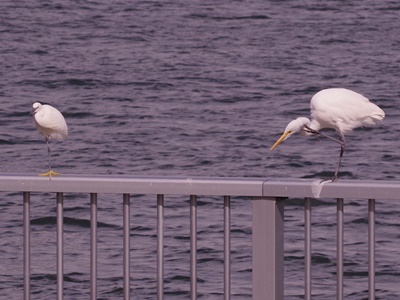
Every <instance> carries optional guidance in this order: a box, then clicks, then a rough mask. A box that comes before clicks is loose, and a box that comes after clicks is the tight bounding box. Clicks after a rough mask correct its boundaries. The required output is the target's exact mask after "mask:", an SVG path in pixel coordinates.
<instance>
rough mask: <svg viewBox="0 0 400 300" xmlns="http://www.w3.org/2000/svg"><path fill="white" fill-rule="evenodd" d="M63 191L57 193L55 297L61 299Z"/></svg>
mask: <svg viewBox="0 0 400 300" xmlns="http://www.w3.org/2000/svg"><path fill="white" fill-rule="evenodd" d="M63 202H64V201H63V193H57V299H58V300H62V299H63V293H64V291H63V285H64V243H63V232H64V229H63V225H64V216H63V204H64V203H63Z"/></svg>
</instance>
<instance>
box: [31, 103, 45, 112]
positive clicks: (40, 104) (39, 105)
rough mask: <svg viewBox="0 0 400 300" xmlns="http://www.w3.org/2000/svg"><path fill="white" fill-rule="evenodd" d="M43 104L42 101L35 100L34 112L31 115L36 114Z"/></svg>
mask: <svg viewBox="0 0 400 300" xmlns="http://www.w3.org/2000/svg"><path fill="white" fill-rule="evenodd" d="M41 106H42V103H40V102H37V101H36V102H34V103H33V104H32V112H31V115H34V114H36V113H37V112H38V110H39V109H40V107H41Z"/></svg>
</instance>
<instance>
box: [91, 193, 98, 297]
mask: <svg viewBox="0 0 400 300" xmlns="http://www.w3.org/2000/svg"><path fill="white" fill-rule="evenodd" d="M90 299H91V300H97V194H95V193H91V194H90Z"/></svg>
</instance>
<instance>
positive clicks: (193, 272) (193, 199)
mask: <svg viewBox="0 0 400 300" xmlns="http://www.w3.org/2000/svg"><path fill="white" fill-rule="evenodd" d="M190 299H191V300H196V299H197V196H196V195H190Z"/></svg>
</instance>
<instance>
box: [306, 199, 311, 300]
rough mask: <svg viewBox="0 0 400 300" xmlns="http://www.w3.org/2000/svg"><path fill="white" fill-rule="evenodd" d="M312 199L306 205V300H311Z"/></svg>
mask: <svg viewBox="0 0 400 300" xmlns="http://www.w3.org/2000/svg"><path fill="white" fill-rule="evenodd" d="M311 204H312V199H311V198H305V203H304V252H305V253H304V258H305V261H304V264H305V277H304V281H305V299H306V300H311Z"/></svg>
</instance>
